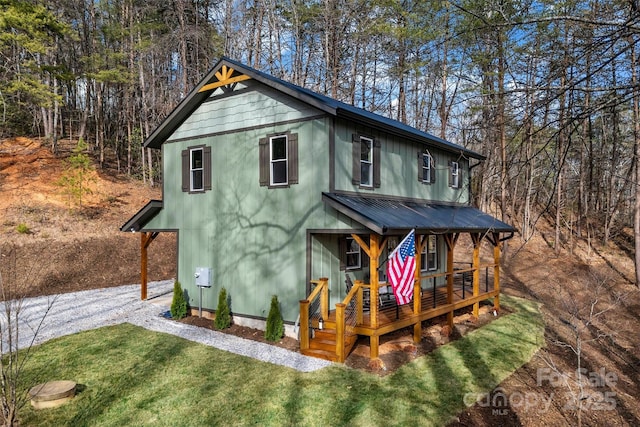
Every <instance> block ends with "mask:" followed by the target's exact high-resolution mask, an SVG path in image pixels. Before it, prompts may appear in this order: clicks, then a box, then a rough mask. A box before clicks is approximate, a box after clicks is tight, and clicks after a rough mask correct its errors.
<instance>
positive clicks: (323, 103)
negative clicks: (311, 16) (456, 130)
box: [144, 57, 486, 160]
mask: <svg viewBox="0 0 640 427" xmlns="http://www.w3.org/2000/svg"><path fill="white" fill-rule="evenodd" d="M223 65H226V66H227V67H231V68H233V69H234V70H235V71H236V73H238V74H245V75H247V76H249V77H251V78H253V79H254V80H257V81H258V82H260V83H262V84H265V85H267V86H269V87H271V88H274V89H276V90H278V91H280V92H283V93H285V94H287V95H289V96H291V97H293V98H296V99H299V100H300V101H302V102H305V103H307V104H309V105H311V106H313V107H315V108H317V109H319V110H321V111H324V112H325V113H327V114H330V115H332V116H336V117H343V118H345V119H348V120H351V121H353V122H356V123H360V124H363V125H365V126H370V127H372V128H375V129H380V130H382V131H385V132H388V133H391V134H394V135H398V136H400V137H403V138H407V139H410V140H412V141H416V142H418V143H422V144H428V145H431V146H435V147H438V148H441V149H443V150H446V151H450V152H451V151H452V152H456V153H460V154H462V155H463V156H466V157H471V158H474V159H478V160H484V159H485V158H486V157H485V156H483V155H482V154H479V153H476V152H475V151H472V150H468V149H466V148H464V147H463V146H461V145H458V144H454V143H453V142H449V141H446V140H444V139H442V138H438V137H437V136H434V135H431V134H429V133H427V132H423V131H420V130H418V129H415V128H413V127H411V126H409V125H407V124H404V123H401V122H399V121H397V120H393V119H390V118H387V117H384V116H381V115H378V114H375V113H371V112H369V111H366V110H363V109H362V108H357V107H354V106H353V105H349V104H345V103H344V102H340V101H338V100H335V99H333V98H330V97H328V96H325V95H321V94H319V93H316V92H314V91H312V90H309V89H305V88H303V87H300V86H297V85H295V84H293V83H289V82H285V81H284V80H281V79H278V78H276V77H273V76H271V75H269V74H266V73H263V72H262V71H258V70H256V69H253V68H251V67H248V66H246V65H244V64H241V63H240V62H237V61H234V60H232V59H229V58H226V57H222V58H221V59H220V60H219V61H218V63H217V64H216V65H215V66H214V67H213V68H212V69H211V71H209V73H208V74H207V75H206V76H205V77H204V78H203V79H202V80H201V81H200V82H199V83H198V84H197V85H196V87H195V88H193V90H192V91H191V92H190V93H189V94H188V95H187V96H186V98H184V99H183V100H182V102H180V104H179V105H178V106H177V107H176V108H175V109H174V110H173V111H172V112H171V114H169V116H168V117H167V118H166V119H165V120H164V121H163V122H162V123H161V124H160V126H158V127H157V128H156V129H155V130H154V131H153V133H152V134H151V135H150V136H149V138H148V139H147V140H146V141H145V143H144V145H145V147H151V148H160V146H161V145H162V143H164V141H165V140H166V139H167V138H169V137H170V136H171V134H172V133H173V131H174V130H175V129H177V128H178V127H179V126H180V125H181V124H182V123H183V122H184V121H185V120H186V119H187V118H188V117H189V116H190V115H191V114H192V113H193V112H194V111H195V110H196V109H197V108H198V107H199V106H200V104H202V103H203V102H204V101H205V100H206V99H207V98H209V95H210V92H199V90H200V89H201V88H202V87H203V86H205V85H207V84H209V83H211V82H214V81H217V77H216V73H217V72H218V71H219V70H220V69H221V68H222V66H223Z"/></svg>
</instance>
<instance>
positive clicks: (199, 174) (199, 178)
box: [189, 148, 204, 191]
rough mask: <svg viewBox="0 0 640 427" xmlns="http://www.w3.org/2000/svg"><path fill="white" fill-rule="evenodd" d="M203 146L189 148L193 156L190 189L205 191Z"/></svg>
mask: <svg viewBox="0 0 640 427" xmlns="http://www.w3.org/2000/svg"><path fill="white" fill-rule="evenodd" d="M203 151H204V150H203V149H202V148H192V149H191V150H189V152H190V157H191V161H190V163H191V168H190V176H191V183H190V188H189V190H191V191H204V153H203Z"/></svg>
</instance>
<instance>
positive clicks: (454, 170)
mask: <svg viewBox="0 0 640 427" xmlns="http://www.w3.org/2000/svg"><path fill="white" fill-rule="evenodd" d="M451 186H452V187H453V188H460V166H459V164H458V162H451Z"/></svg>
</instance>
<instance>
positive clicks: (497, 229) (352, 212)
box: [322, 193, 516, 236]
mask: <svg viewBox="0 0 640 427" xmlns="http://www.w3.org/2000/svg"><path fill="white" fill-rule="evenodd" d="M322 200H323V201H324V202H325V203H326V204H327V205H329V206H331V207H332V208H334V209H335V210H337V211H338V212H340V213H342V214H344V215H346V216H347V217H349V218H351V219H352V220H354V221H357V222H358V223H360V224H362V225H363V226H364V227H366V228H368V229H370V230H371V231H374V232H376V233H378V234H380V235H389V234H404V233H407V232H409V231H410V230H412V229H415V230H416V232H417V233H419V234H444V233H461V232H465V233H509V234H510V235H511V236H512V235H513V233H514V232H515V231H516V229H515V228H514V227H512V226H511V225H509V224H507V223H505V222H502V221H500V220H499V219H497V218H494V217H493V216H491V215H489V214H487V213H484V212H482V211H481V210H479V209H477V208H474V207H472V206H470V205H447V204H439V203H434V202H431V201H428V200H414V199H412V200H408V199H394V198H384V197H371V196H363V195H353V194H343V193H322Z"/></svg>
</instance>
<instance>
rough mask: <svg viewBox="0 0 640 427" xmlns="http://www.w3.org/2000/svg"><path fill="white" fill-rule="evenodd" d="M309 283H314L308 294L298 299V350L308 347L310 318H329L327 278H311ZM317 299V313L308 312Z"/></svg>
mask: <svg viewBox="0 0 640 427" xmlns="http://www.w3.org/2000/svg"><path fill="white" fill-rule="evenodd" d="M310 283H311V285H315V287H314V289H313V290H312V291H311V293H310V294H309V296H308V297H307V298H306V299H304V300H300V330H299V334H300V350H307V349H309V338H310V327H311V319H312V318H316V317H322V318H324V319H328V318H329V278H327V277H321V278H320V279H318V280H311V281H310ZM318 300H319V305H320V310H319V313H315V312H314V313H310V310H309V308H310V307H311V306H312V305H314V306H315V303H316V302H317V301H318ZM318 320H319V319H318Z"/></svg>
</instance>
